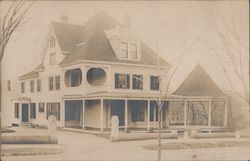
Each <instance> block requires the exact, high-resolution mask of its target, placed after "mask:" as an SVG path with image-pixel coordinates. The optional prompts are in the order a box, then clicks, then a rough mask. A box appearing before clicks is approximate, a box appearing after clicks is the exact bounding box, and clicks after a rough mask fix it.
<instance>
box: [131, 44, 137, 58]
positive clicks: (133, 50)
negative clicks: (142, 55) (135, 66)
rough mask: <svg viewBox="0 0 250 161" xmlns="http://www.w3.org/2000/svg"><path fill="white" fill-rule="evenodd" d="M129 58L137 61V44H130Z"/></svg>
mask: <svg viewBox="0 0 250 161" xmlns="http://www.w3.org/2000/svg"><path fill="white" fill-rule="evenodd" d="M130 57H131V59H137V44H135V43H131V44H130Z"/></svg>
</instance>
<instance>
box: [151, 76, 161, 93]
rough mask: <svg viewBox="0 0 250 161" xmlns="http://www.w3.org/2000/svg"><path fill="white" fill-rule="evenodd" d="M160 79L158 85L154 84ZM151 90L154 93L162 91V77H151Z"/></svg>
mask: <svg viewBox="0 0 250 161" xmlns="http://www.w3.org/2000/svg"><path fill="white" fill-rule="evenodd" d="M156 78H157V79H158V80H157V81H158V84H156V85H155V84H154V83H155V82H156V80H155V79H156ZM150 90H152V91H159V90H160V76H154V75H151V76H150Z"/></svg>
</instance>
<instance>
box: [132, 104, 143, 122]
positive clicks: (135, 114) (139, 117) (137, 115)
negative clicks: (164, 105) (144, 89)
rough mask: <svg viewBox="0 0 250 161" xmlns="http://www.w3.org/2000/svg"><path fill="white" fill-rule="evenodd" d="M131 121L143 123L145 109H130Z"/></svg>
mask: <svg viewBox="0 0 250 161" xmlns="http://www.w3.org/2000/svg"><path fill="white" fill-rule="evenodd" d="M131 121H132V122H137V121H145V108H143V107H136V108H132V109H131Z"/></svg>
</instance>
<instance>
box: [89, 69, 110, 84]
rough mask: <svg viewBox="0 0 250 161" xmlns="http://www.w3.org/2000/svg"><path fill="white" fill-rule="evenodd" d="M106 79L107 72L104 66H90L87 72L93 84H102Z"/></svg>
mask: <svg viewBox="0 0 250 161" xmlns="http://www.w3.org/2000/svg"><path fill="white" fill-rule="evenodd" d="M106 79H107V76H106V72H105V70H103V69H102V68H90V69H89V70H88V72H87V81H88V83H89V84H90V85H92V86H102V85H104V84H105V82H106Z"/></svg>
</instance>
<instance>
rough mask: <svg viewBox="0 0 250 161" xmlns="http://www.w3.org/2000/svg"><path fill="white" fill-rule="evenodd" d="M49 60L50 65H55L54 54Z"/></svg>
mask: <svg viewBox="0 0 250 161" xmlns="http://www.w3.org/2000/svg"><path fill="white" fill-rule="evenodd" d="M49 60H50V65H55V64H56V53H51V54H50V58H49Z"/></svg>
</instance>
